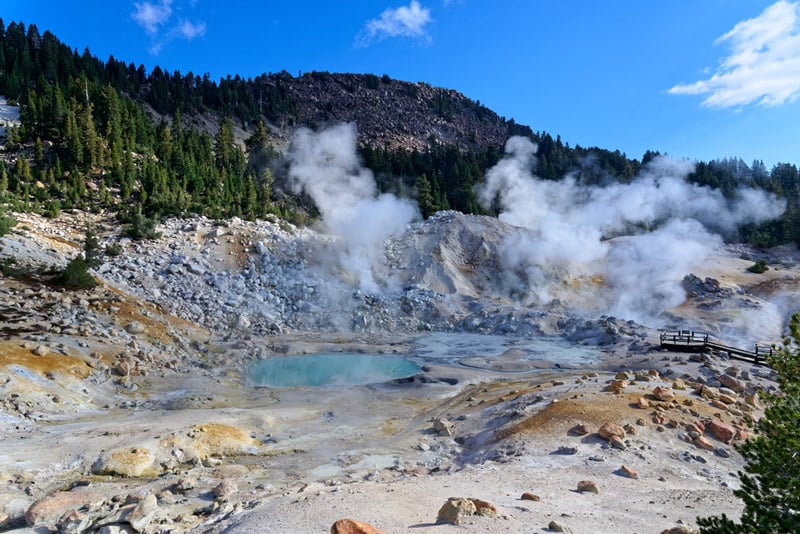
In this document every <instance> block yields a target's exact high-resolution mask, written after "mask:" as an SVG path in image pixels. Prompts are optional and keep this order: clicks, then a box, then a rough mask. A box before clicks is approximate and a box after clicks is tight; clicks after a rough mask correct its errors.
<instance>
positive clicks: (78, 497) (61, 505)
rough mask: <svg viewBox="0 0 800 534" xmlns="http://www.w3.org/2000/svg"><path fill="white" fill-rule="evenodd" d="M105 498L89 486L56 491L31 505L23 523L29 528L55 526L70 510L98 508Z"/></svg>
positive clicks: (102, 493) (103, 494)
mask: <svg viewBox="0 0 800 534" xmlns="http://www.w3.org/2000/svg"><path fill="white" fill-rule="evenodd" d="M105 498H106V495H105V493H104V492H102V491H100V490H97V489H95V488H91V487H89V486H81V487H78V488H75V489H73V490H72V491H56V492H54V493H51V494H50V495H47V496H46V497H42V498H41V499H39V500H38V501H36V502H35V503H33V504H32V505H31V506H30V507H29V508H28V510H27V511H26V512H25V521H26V522H27V523H28V526H31V527H39V526H45V525H56V524H57V523H58V521H59V519H61V517H62V516H64V514H65V513H67V512H69V511H70V510H79V509H81V508H82V507H83V506H89V507H97V506H100V504H102V503H103V501H105Z"/></svg>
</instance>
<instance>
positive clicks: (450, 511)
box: [436, 497, 477, 525]
mask: <svg viewBox="0 0 800 534" xmlns="http://www.w3.org/2000/svg"><path fill="white" fill-rule="evenodd" d="M476 512H477V508H476V506H475V503H473V502H472V501H471V500H470V499H462V498H458V497H451V498H450V499H448V500H447V502H446V503H444V504H443V505H442V507H441V508H440V509H439V513H438V514H437V516H436V523H437V524H441V523H449V524H451V525H460V524H461V521H462V520H463V519H464V517H467V516H471V515H475V513H476Z"/></svg>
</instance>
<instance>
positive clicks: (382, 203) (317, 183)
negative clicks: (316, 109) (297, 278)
mask: <svg viewBox="0 0 800 534" xmlns="http://www.w3.org/2000/svg"><path fill="white" fill-rule="evenodd" d="M356 140H357V133H356V128H355V126H354V125H353V124H349V123H348V124H339V125H337V126H333V127H331V128H328V129H326V130H322V131H320V132H313V131H312V130H309V129H308V128H300V129H298V130H297V131H296V132H295V135H294V139H293V140H292V144H291V147H290V148H289V154H288V155H289V161H290V163H291V167H290V169H289V178H290V180H291V187H292V189H293V190H294V192H295V193H300V192H301V191H305V192H306V194H308V195H309V196H310V197H311V198H312V199H313V201H314V204H315V205H316V206H317V208H318V209H319V212H320V215H321V225H322V229H323V231H325V232H327V233H329V234H331V235H333V236H335V237H337V238H338V239H339V240H340V243H341V248H340V253H341V256H340V258H339V260H340V262H341V264H342V267H344V268H345V269H346V270H347V271H348V272H349V273H350V274H352V275H354V276H356V277H357V283H358V285H359V287H360V289H361V290H362V291H365V292H369V293H374V292H377V291H379V289H380V287H379V286H380V284H379V283H378V282H377V281H376V279H375V276H374V274H373V270H372V268H373V266H374V265H377V264H378V261H379V260H380V258H381V254H382V253H383V243H384V241H386V239H388V238H389V237H391V236H393V235H395V234H398V233H400V232H402V231H403V230H404V229H405V227H406V226H407V225H408V223H410V222H411V221H413V220H414V219H416V218H419V212H418V210H417V206H416V203H414V202H412V201H410V200H406V199H401V198H398V197H396V196H394V195H391V194H382V195H378V191H377V187H376V185H375V178H374V176H373V175H372V171H370V170H369V169H366V168H364V167H363V166H362V165H361V162H360V160H359V157H358V154H357V152H356Z"/></svg>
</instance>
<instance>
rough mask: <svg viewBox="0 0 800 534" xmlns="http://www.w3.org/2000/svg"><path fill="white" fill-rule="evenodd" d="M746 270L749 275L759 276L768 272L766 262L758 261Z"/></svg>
mask: <svg viewBox="0 0 800 534" xmlns="http://www.w3.org/2000/svg"><path fill="white" fill-rule="evenodd" d="M747 270H748V271H750V272H751V273H755V274H761V273H765V272H767V271H768V270H769V267H767V262H766V261H764V260H758V261H757V262H755V263H754V264H753V265H751V266H750V267H748V268H747Z"/></svg>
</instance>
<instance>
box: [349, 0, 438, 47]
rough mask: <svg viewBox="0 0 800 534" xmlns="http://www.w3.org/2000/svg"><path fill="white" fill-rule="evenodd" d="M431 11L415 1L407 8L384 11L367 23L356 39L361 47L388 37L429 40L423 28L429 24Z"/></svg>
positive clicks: (412, 0)
mask: <svg viewBox="0 0 800 534" xmlns="http://www.w3.org/2000/svg"><path fill="white" fill-rule="evenodd" d="M431 20H433V19H431V11H430V9H428V8H425V7H422V6H421V5H420V3H419V2H417V0H411V3H410V4H409V5H408V6H401V7H398V8H395V9H391V8H389V9H385V10H384V11H383V13H381V16H380V17H379V18H377V19H372V20H370V21H368V22H367V24H366V25H365V27H364V29H363V31H362V32H361V34H360V35H359V37H358V38H357V42H358V43H359V44H361V45H366V44H369V43H370V42H373V41H380V40H383V39H386V38H388V37H415V38H419V39H423V40H429V37H428V34H427V32H426V31H425V26H427V25H428V23H430V22H431Z"/></svg>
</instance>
